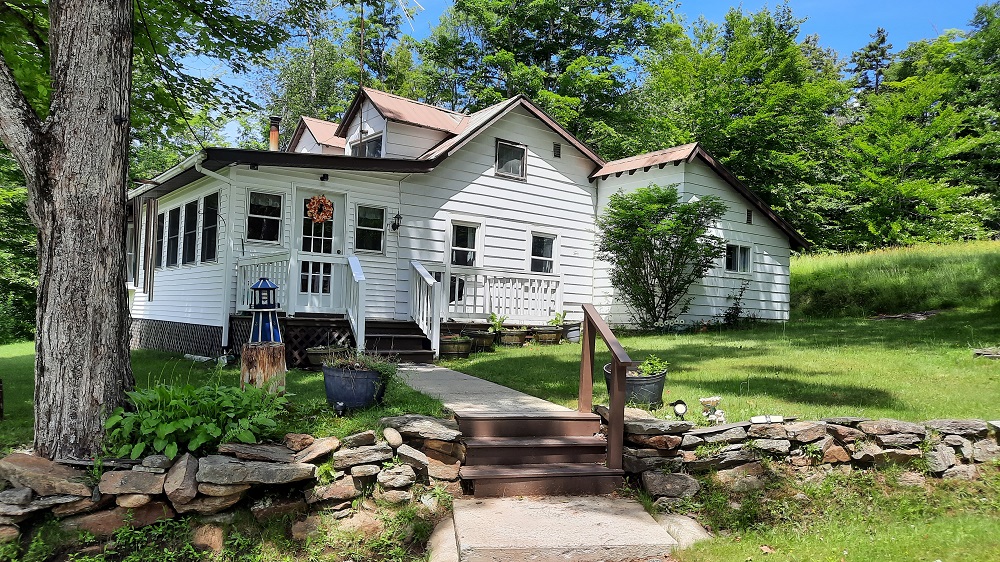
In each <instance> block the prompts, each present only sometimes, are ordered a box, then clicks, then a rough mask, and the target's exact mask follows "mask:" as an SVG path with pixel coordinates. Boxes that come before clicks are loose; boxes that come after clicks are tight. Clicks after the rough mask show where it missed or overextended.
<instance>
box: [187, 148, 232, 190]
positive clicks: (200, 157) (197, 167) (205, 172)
mask: <svg viewBox="0 0 1000 562" xmlns="http://www.w3.org/2000/svg"><path fill="white" fill-rule="evenodd" d="M196 156H198V158H197V159H196V160H195V161H194V169H195V170H197V171H198V173H199V174H202V175H204V176H208V177H210V178H212V179H217V180H219V181H221V182H223V183H225V184H226V185H228V186H230V187H232V185H233V180H231V179H229V178H227V177H226V176H224V175H222V174H220V173H218V172H213V171H212V170H209V169H206V168H204V167H202V165H201V163H202V162H204V161H205V160H207V159H208V154H207V153H206V152H205V151H204V150H203V151H201V152H199V153H198V154H197V155H196Z"/></svg>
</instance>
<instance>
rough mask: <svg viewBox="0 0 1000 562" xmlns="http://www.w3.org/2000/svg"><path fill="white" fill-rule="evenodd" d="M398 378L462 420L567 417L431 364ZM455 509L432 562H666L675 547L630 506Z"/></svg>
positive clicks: (620, 502)
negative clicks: (532, 414)
mask: <svg viewBox="0 0 1000 562" xmlns="http://www.w3.org/2000/svg"><path fill="white" fill-rule="evenodd" d="M399 375H400V377H401V378H402V379H403V381H405V382H406V384H407V385H409V386H410V387H412V388H413V389H415V390H417V391H420V392H422V393H424V394H426V395H428V396H433V397H434V398H437V399H438V400H440V401H441V402H442V403H444V405H445V407H446V408H448V409H449V410H451V411H452V412H455V413H456V414H459V415H461V414H463V413H494V412H495V413H511V412H520V413H526V412H568V411H570V410H569V408H565V407H563V406H559V405H558V404H553V403H551V402H548V401H547V400H542V399H541V398H535V397H534V396H529V395H527V394H524V393H523V392H518V391H516V390H513V389H510V388H507V387H506V386H502V385H499V384H495V383H492V382H489V381H485V380H482V379H479V378H476V377H473V376H471V375H466V374H465V373H459V372H458V371H452V370H451V369H445V368H443V367H437V366H434V365H407V366H403V367H400V369H399ZM453 508H454V510H453V517H452V518H449V519H447V520H445V521H443V522H442V523H441V524H440V525H439V526H438V527H437V528H436V529H435V531H434V534H433V535H432V536H431V539H430V544H429V545H428V549H429V550H430V561H431V562H548V561H552V562H626V561H628V562H633V561H636V560H642V561H665V560H667V559H668V557H669V553H670V552H671V551H672V550H674V549H675V548H677V547H678V540H675V538H674V537H673V536H672V533H671V532H670V527H668V526H667V525H666V524H665V522H664V521H658V520H655V519H653V517H652V516H650V515H649V514H648V513H646V511H645V510H644V509H643V507H642V505H640V504H639V502H637V501H635V500H631V499H625V498H614V497H603V496H596V497H560V496H551V497H542V498H525V497H515V498H482V499H480V498H460V499H456V500H455V501H454V503H453ZM691 523H692V524H693V525H695V526H698V524H697V523H696V522H694V521H691ZM674 525H675V526H676V522H674ZM699 528H700V526H699Z"/></svg>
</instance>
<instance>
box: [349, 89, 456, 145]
mask: <svg viewBox="0 0 1000 562" xmlns="http://www.w3.org/2000/svg"><path fill="white" fill-rule="evenodd" d="M363 98H368V100H369V101H371V102H372V105H374V106H375V109H376V110H377V111H378V112H379V114H380V115H381V116H382V117H385V118H386V119H387V120H389V121H395V122H397V123H405V124H407V125H415V126H417V127H424V128H425V129H434V130H437V131H444V132H446V133H451V134H456V133H458V132H459V131H461V130H462V129H463V128H465V123H464V122H465V121H466V120H467V119H468V115H464V114H462V113H459V112H457V111H451V110H448V109H444V108H441V107H434V106H433V105H428V104H426V103H422V102H419V101H414V100H411V99H407V98H404V97H402V96H397V95H395V94H389V93H386V92H381V91H379V90H373V89H371V88H362V89H361V91H360V92H359V93H358V95H357V97H355V98H354V102H352V103H351V106H350V107H348V108H347V111H346V112H345V113H344V118H343V119H342V120H341V122H340V125H339V126H338V128H337V135H339V136H345V135H346V133H347V125H348V123H350V122H351V119H353V118H354V114H355V113H357V112H358V111H359V110H360V109H361V100H362V99H363Z"/></svg>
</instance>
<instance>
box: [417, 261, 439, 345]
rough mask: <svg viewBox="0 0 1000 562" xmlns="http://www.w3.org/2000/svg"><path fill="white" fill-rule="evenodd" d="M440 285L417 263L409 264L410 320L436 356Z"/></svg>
mask: <svg viewBox="0 0 1000 562" xmlns="http://www.w3.org/2000/svg"><path fill="white" fill-rule="evenodd" d="M440 288H441V283H439V282H438V281H437V280H436V279H434V276H433V275H431V274H430V273H429V272H428V271H427V269H426V268H424V266H423V265H422V264H421V263H420V262H418V261H411V262H410V318H412V319H413V321H414V322H416V324H417V326H419V327H420V330H421V331H422V332H423V333H424V335H425V336H427V339H429V340H431V350H432V351H434V356H435V357H437V356H438V351H439V349H438V348H439V345H438V344H439V340H440V335H441V312H440V311H441V292H440Z"/></svg>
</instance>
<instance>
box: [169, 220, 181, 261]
mask: <svg viewBox="0 0 1000 562" xmlns="http://www.w3.org/2000/svg"><path fill="white" fill-rule="evenodd" d="M180 230H181V208H180V207H177V208H176V209H171V210H170V211H169V212H167V267H170V266H174V265H177V250H178V249H179V247H180Z"/></svg>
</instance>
